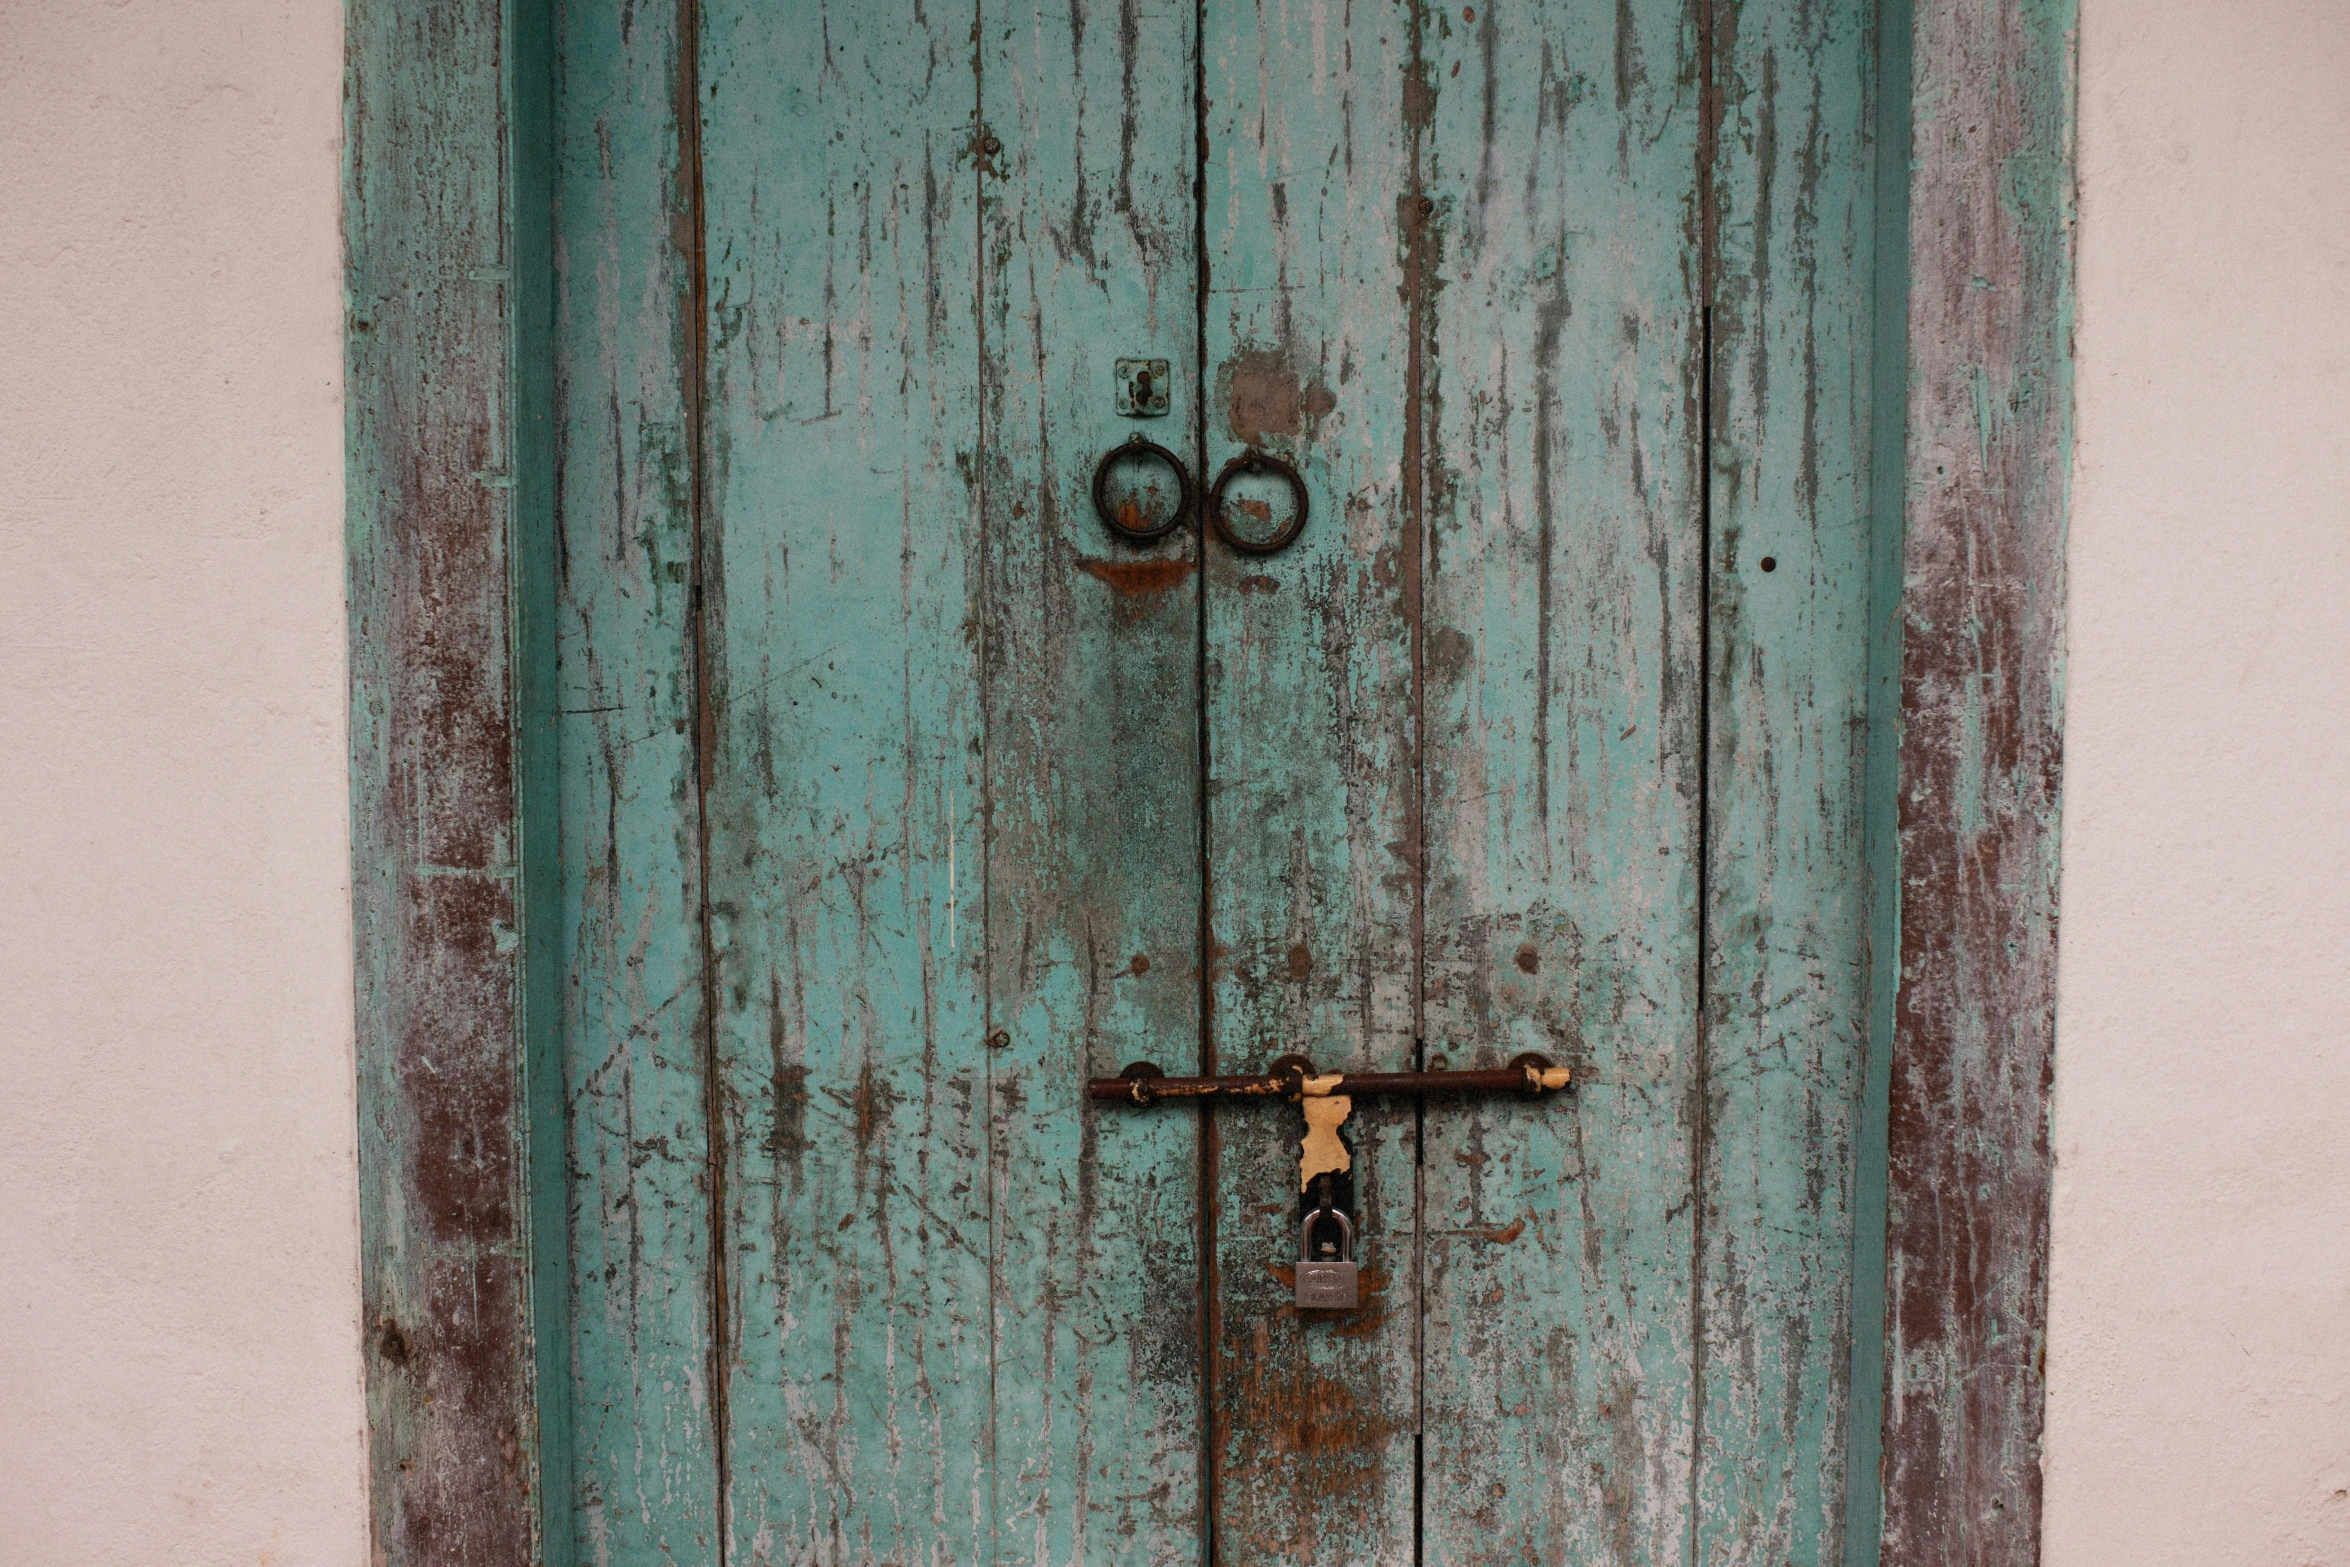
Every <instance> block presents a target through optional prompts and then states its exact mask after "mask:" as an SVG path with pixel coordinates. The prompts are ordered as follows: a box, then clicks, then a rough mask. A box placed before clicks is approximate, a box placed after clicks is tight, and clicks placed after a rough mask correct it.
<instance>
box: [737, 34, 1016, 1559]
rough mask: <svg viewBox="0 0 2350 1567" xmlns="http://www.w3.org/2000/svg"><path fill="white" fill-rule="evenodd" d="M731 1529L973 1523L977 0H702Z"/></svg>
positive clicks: (877, 1540)
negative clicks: (948, 3)
mask: <svg viewBox="0 0 2350 1567" xmlns="http://www.w3.org/2000/svg"><path fill="white" fill-rule="evenodd" d="M700 10H701V36H700V39H699V51H698V55H699V66H698V91H699V94H700V102H701V114H702V122H703V134H702V148H703V164H702V188H703V193H704V195H703V200H704V213H705V227H704V232H703V235H702V244H703V247H704V254H705V255H706V258H707V269H708V276H707V312H706V317H705V320H704V322H703V330H704V331H705V332H706V334H707V344H708V347H707V353H708V361H707V374H706V381H705V384H704V396H705V398H706V401H707V422H706V426H705V431H704V437H703V442H704V458H703V471H702V485H703V488H704V499H703V510H704V514H703V518H702V536H703V548H702V561H701V583H702V588H703V593H704V599H703V605H702V617H703V618H702V637H703V642H704V665H705V669H706V672H707V675H706V678H707V687H706V689H705V691H704V693H703V707H702V711H701V713H700V714H699V715H697V716H698V722H699V724H700V725H701V728H702V733H703V744H704V746H705V747H706V748H707V749H706V755H707V758H708V760H707V764H706V766H707V777H708V785H707V803H706V807H705V810H706V817H707V820H706V825H705V831H706V833H707V841H708V845H709V848H708V854H709V880H708V922H709V939H710V943H711V959H710V960H711V962H712V964H713V965H714V974H713V984H714V987H715V990H716V993H717V1001H718V1018H717V1026H716V1041H715V1049H716V1054H717V1057H718V1061H719V1066H720V1071H721V1074H722V1076H721V1088H722V1093H723V1105H724V1124H723V1126H722V1127H721V1136H720V1142H721V1146H722V1152H723V1158H722V1165H721V1170H720V1174H719V1179H720V1180H721V1182H722V1188H721V1192H720V1201H721V1204H722V1207H723V1211H724V1214H725V1225H726V1234H725V1236H724V1243H723V1246H722V1249H721V1257H722V1266H723V1275H722V1282H721V1288H722V1291H723V1312H724V1317H725V1323H726V1327H725V1332H726V1342H725V1344H724V1345H723V1354H724V1358H725V1432H726V1437H725V1440H726V1466H727V1483H728V1495H727V1498H726V1517H725V1523H724V1527H725V1530H726V1538H727V1541H728V1545H727V1557H728V1559H729V1560H730V1561H733V1562H740V1563H751V1562H767V1561H807V1560H811V1559H815V1560H828V1561H833V1560H841V1561H846V1560H856V1561H895V1562H913V1561H923V1562H934V1563H946V1562H970V1561H975V1560H978V1559H980V1558H981V1557H983V1556H984V1555H985V1554H986V1552H987V1551H988V1549H989V1543H988V1542H989V1534H990V1528H991V1515H992V1508H993V1505H994V1504H993V1498H992V1493H991V1489H990V1475H989V1470H988V1454H989V1448H990V1420H991V1413H990V1395H991V1385H990V1370H991V1367H990V1351H991V1344H990V1337H991V1321H990V1312H989V1304H988V1303H989V1299H990V1296H989V1259H990V1236H989V1214H988V1171H987V1165H986V1124H985V1116H986V1102H987V1094H988V1074H989V1067H988V1063H987V1059H986V1050H985V1046H984V1043H983V1040H984V1037H985V1021H986V1020H985V1013H984V1007H983V1001H984V995H983V979H984V975H983V957H984V943H983V939H982V938H983V910H984V899H983V896H982V892H983V887H982V884H981V881H980V871H981V868H982V866H983V863H984V861H983V857H982V852H983V848H984V842H983V838H982V834H981V809H980V800H981V796H980V788H979V784H980V745H979V742H980V737H981V707H980V683H979V665H978V659H977V657H976V630H977V621H978V611H979V569H978V568H979V563H978V544H979V531H978V509H977V504H976V497H975V492H974V483H973V476H974V473H975V467H976V462H977V456H978V454H977V451H976V449H975V440H976V434H977V429H978V419H977V413H978V405H977V366H978V336H977V322H976V316H975V306H976V303H977V298H978V271H977V254H976V249H977V247H976V245H975V243H974V240H975V236H976V232H977V228H976V225H977V213H976V212H975V210H974V206H973V191H974V178H973V174H974V165H973V158H972V137H973V131H974V122H975V111H976V80H975V73H974V71H973V68H972V48H973V44H972V36H971V34H972V13H971V12H970V11H968V10H965V11H961V12H954V11H940V10H934V9H929V8H927V7H925V6H924V5H923V4H921V3H919V0H916V3H903V4H884V5H879V6H875V5H866V4H858V5H853V6H844V5H840V4H836V3H829V0H796V3H793V4H788V5H768V4H752V3H735V0H724V3H705V4H703V5H702V6H701V7H700Z"/></svg>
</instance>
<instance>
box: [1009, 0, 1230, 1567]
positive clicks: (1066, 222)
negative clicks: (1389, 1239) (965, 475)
mask: <svg viewBox="0 0 2350 1567" xmlns="http://www.w3.org/2000/svg"><path fill="white" fill-rule="evenodd" d="M978 26H979V49H978V59H977V66H978V73H979V85H980V99H981V111H982V119H983V124H984V130H983V135H984V136H985V137H988V138H993V140H992V142H991V143H988V144H987V145H992V146H993V147H994V148H995V150H994V151H993V152H989V153H986V154H985V156H984V159H983V163H982V172H981V174H980V177H979V190H980V192H981V209H980V210H981V221H980V227H979V239H980V246H981V256H982V265H983V268H984V279H985V283H984V286H985V304H984V313H983V335H984V350H983V354H982V361H981V375H982V378H983V387H984V398H985V403H984V411H983V423H982V433H981V436H980V458H979V464H978V469H979V473H980V475H981V481H982V484H983V486H984V495H983V506H984V509H985V519H986V520H985V527H986V563H985V574H984V599H985V602H984V608H983V622H984V632H983V636H984V643H985V655H984V656H985V685H986V696H985V703H986V753H987V757H986V786H987V823H988V826H987V853H986V862H985V870H986V889H987V896H986V915H987V923H986V940H987V972H988V980H987V986H988V1014H989V1017H988V1023H989V1029H990V1032H991V1037H993V1038H995V1039H996V1040H997V1041H998V1044H997V1046H996V1047H995V1048H994V1049H992V1050H991V1051H990V1052H989V1071H990V1078H991V1083H990V1093H989V1101H988V1104H989V1135H990V1139H991V1147H990V1155H989V1163H990V1172H991V1173H990V1180H991V1191H992V1193H993V1212H994V1216H995V1218H994V1250H993V1253H992V1257H993V1269H994V1282H993V1288H994V1296H993V1300H994V1312H995V1323H996V1343H995V1382H994V1394H995V1416H994V1418H995V1428H994V1444H995V1445H994V1449H993V1454H992V1461H991V1470H992V1475H993V1482H992V1483H993V1500H992V1506H993V1510H994V1511H993V1522H994V1527H995V1531H996V1537H995V1541H994V1544H993V1549H994V1552H995V1557H996V1559H997V1560H999V1561H1003V1562H1014V1561H1018V1562H1032V1563H1081V1562H1082V1563H1109V1562H1132V1563H1137V1564H1140V1563H1159V1562H1167V1561H1191V1560H1196V1559H1198V1558H1199V1556H1200V1554H1201V1530H1202V1527H1203V1524H1204V1514H1203V1510H1202V1501H1201V1483H1200V1434H1201V1423H1200V1390H1201V1384H1202V1366H1201V1341H1200V1330H1201V1320H1202V1313H1201V1310H1200V1298H1199V1291H1200V1268H1199V1252H1198V1233H1199V1225H1198V1213H1199V1200H1200V1184H1199V1168H1200V1165H1199V1153H1200V1150H1199V1138H1200V1132H1199V1121H1198V1118H1197V1117H1196V1116H1195V1115H1192V1114H1188V1113H1182V1112H1178V1113H1173V1114H1166V1113H1156V1114H1135V1113H1133V1112H1131V1111H1129V1110H1125V1109H1122V1108H1121V1107H1118V1106H1102V1105H1097V1104H1094V1103H1092V1102H1091V1101H1090V1100H1087V1099H1086V1098H1085V1097H1084V1082H1085V1079H1086V1078H1088V1077H1091V1076H1102V1075H1108V1074H1112V1073H1115V1072H1117V1071H1118V1070H1119V1069H1120V1068H1121V1067H1123V1066H1124V1065H1125V1064H1126V1063H1127V1062H1129V1061H1135V1060H1145V1059H1147V1060H1154V1061H1158V1062H1160V1063H1162V1064H1164V1065H1165V1066H1166V1067H1167V1068H1168V1069H1169V1070H1172V1071H1183V1070H1187V1069H1188V1068H1189V1067H1190V1066H1191V1064H1192V1063H1193V1062H1194V1061H1195V1060H1196V1058H1197V1054H1198V1051H1199V1039H1200V1033H1199V1020H1200V884H1199V877H1200V870H1199V849H1200V844H1199V773H1200V764H1199V731H1198V713H1199V671H1198V640H1199V622H1198V614H1199V581H1198V570H1197V565H1198V544H1197V538H1196V534H1195V532H1194V530H1193V529H1192V527H1191V526H1189V525H1188V520H1187V523H1186V525H1185V526H1183V527H1180V528H1178V529H1177V530H1175V531H1174V532H1173V533H1171V534H1170V535H1168V536H1167V537H1166V538H1164V539H1162V540H1160V541H1158V542H1157V543H1155V544H1151V545H1148V546H1145V547H1136V546H1134V545H1132V544H1129V543H1126V542H1123V541H1120V540H1118V539H1115V538H1113V536H1112V535H1111V534H1110V532H1109V530H1108V528H1107V527H1106V526H1105V525H1104V524H1103V523H1102V521H1101V520H1100V519H1099V518H1098V517H1097V516H1096V515H1095V514H1094V510H1093V505H1092V501H1091V496H1090V487H1091V481H1092V474H1093V470H1094V466H1095V463H1096V462H1097V460H1098V459H1099V458H1100V456H1101V455H1102V454H1103V453H1104V452H1106V451H1108V450H1109V449H1111V448H1112V447H1114V446H1116V445H1117V444H1118V443H1119V442H1121V441H1122V440H1124V439H1125V437H1126V435H1127V434H1128V433H1129V431H1135V432H1140V433H1144V434H1146V435H1148V436H1149V437H1150V438H1151V439H1153V440H1156V441H1157V442H1159V443H1161V444H1163V445H1165V446H1167V447H1169V448H1170V449H1173V450H1176V451H1179V452H1181V453H1183V454H1184V456H1185V457H1186V459H1187V460H1188V458H1189V456H1190V447H1191V440H1190V432H1191V431H1192V429H1193V428H1194V425H1195V421H1196V419H1197V415H1198V409H1199V396H1198V389H1199V377H1198V375H1197V371H1196V367H1197V360H1198V353H1199V347H1198V344H1199V304H1198V287H1197V285H1198V275H1199V268H1198V248H1197V239H1196V225H1195V213H1196V202H1195V195H1194V189H1193V178H1194V171H1195V166H1196V152H1195V148H1194V144H1193V140H1192V137H1191V136H1190V135H1189V134H1188V132H1189V130H1190V128H1191V127H1192V126H1193V125H1194V124H1195V123H1196V118H1197V116H1196V112H1195V108H1194V101H1193V99H1194V95H1193V79H1194V69H1193V67H1194V61H1195V56H1194V48H1195V45H1196V36H1197V30H1196V20H1195V17H1194V14H1193V12H1192V11H1191V9H1190V8H1189V7H1168V6H1145V5H1144V4H1142V3H1141V0H1123V3H1121V4H1118V5H1115V6H1111V5H1093V4H1085V3H1079V4H1069V5H1063V4H1058V3H1056V4H1050V5H1034V6H1021V5H992V4H990V5H983V6H981V8H980V14H979V23H978ZM1120 357H1128V358H1141V359H1151V358H1163V359H1166V360H1167V361H1168V363H1169V366H1170V369H1171V371H1172V372H1173V374H1172V376H1171V384H1170V387H1169V391H1170V407H1169V411H1168V413H1167V415H1166V416H1164V417H1163V418H1158V419H1151V420H1147V421H1142V420H1137V421H1127V420H1123V419H1120V418H1118V417H1117V415H1116V413H1115V410H1114V406H1113V402H1112V395H1113V385H1114V383H1113V378H1112V375H1113V368H1114V363H1115V361H1116V360H1117V359H1118V358H1120ZM1171 500H1172V498H1171V497H1169V501H1170V504H1171Z"/></svg>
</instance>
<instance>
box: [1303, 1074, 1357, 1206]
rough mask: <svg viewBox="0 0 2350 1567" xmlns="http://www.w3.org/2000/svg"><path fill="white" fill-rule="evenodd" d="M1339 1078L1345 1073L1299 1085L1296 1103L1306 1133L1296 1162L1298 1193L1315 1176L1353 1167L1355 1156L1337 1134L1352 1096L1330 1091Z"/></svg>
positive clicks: (1349, 1110)
mask: <svg viewBox="0 0 2350 1567" xmlns="http://www.w3.org/2000/svg"><path fill="white" fill-rule="evenodd" d="M1342 1081H1344V1074H1343V1073H1339V1072H1333V1073H1331V1074H1330V1075H1329V1076H1327V1077H1309V1078H1307V1079H1306V1080H1305V1082H1304V1084H1303V1085H1302V1088H1303V1092H1302V1094H1301V1096H1300V1098H1299V1100H1298V1104H1299V1106H1300V1108H1302V1109H1303V1110H1304V1111H1305V1113H1306V1136H1305V1141H1304V1142H1303V1143H1302V1144H1300V1145H1299V1146H1300V1148H1301V1149H1302V1151H1303V1156H1302V1157H1301V1158H1300V1159H1299V1160H1298V1162H1297V1189H1298V1190H1299V1191H1301V1192H1302V1191H1304V1190H1305V1189H1306V1188H1307V1187H1308V1186H1311V1185H1312V1184H1313V1181H1314V1177H1315V1176H1317V1175H1343V1174H1345V1173H1346V1172H1347V1171H1348V1170H1351V1169H1353V1168H1354V1155H1353V1154H1350V1153H1348V1152H1347V1151H1346V1144H1345V1143H1343V1142H1341V1141H1339V1137H1338V1129H1339V1127H1341V1126H1343V1125H1345V1124H1346V1118H1347V1117H1348V1116H1350V1115H1352V1114H1353V1113H1354V1108H1355V1102H1354V1101H1353V1100H1352V1099H1350V1098H1348V1097H1347V1096H1346V1095H1344V1094H1340V1093H1333V1092H1332V1090H1333V1089H1335V1088H1337V1086H1338V1085H1339V1083H1341V1082H1342Z"/></svg>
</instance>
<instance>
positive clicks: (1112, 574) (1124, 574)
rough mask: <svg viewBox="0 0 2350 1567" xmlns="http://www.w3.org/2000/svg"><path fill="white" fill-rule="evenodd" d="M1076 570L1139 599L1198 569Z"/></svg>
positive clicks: (1081, 560) (1081, 566) (1082, 565)
mask: <svg viewBox="0 0 2350 1567" xmlns="http://www.w3.org/2000/svg"><path fill="white" fill-rule="evenodd" d="M1077 569H1078V570H1079V571H1082V572H1084V573H1085V574H1086V575H1087V576H1089V577H1091V578H1093V580H1094V581H1096V582H1100V583H1106V584H1107V585H1108V586H1109V588H1110V590H1111V591H1112V592H1114V593H1120V594H1125V595H1129V596H1135V597H1141V596H1147V595H1150V594H1154V593H1165V592H1166V591H1168V590H1169V589H1170V588H1176V587H1180V586H1182V584H1183V583H1184V582H1186V581H1188V580H1189V579H1190V577H1191V574H1192V573H1193V572H1194V571H1196V570H1198V569H1199V568H1198V565H1197V563H1196V562H1193V561H1189V560H1103V559H1100V558H1099V557H1096V556H1092V555H1080V556H1078V557H1077ZM1135 972H1136V973H1141V972H1143V970H1141V969H1137V970H1136V971H1135Z"/></svg>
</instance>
